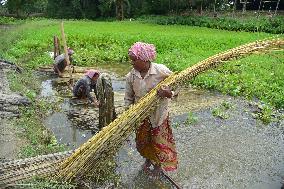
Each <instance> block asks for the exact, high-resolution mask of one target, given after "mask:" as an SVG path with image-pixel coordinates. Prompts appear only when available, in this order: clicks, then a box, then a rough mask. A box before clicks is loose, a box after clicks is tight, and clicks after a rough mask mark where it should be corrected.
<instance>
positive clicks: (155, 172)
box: [152, 165, 163, 179]
mask: <svg viewBox="0 0 284 189" xmlns="http://www.w3.org/2000/svg"><path fill="white" fill-rule="evenodd" d="M162 173H163V169H162V168H161V166H159V165H154V170H153V171H152V176H153V178H154V179H158V178H159V177H160V176H161V175H162Z"/></svg>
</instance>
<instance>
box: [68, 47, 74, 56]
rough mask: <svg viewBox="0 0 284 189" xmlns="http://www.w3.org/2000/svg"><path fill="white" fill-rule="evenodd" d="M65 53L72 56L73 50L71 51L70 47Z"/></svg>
mask: <svg viewBox="0 0 284 189" xmlns="http://www.w3.org/2000/svg"><path fill="white" fill-rule="evenodd" d="M67 52H68V54H69V55H72V54H74V50H73V49H71V48H70V47H69V48H68V49H67Z"/></svg>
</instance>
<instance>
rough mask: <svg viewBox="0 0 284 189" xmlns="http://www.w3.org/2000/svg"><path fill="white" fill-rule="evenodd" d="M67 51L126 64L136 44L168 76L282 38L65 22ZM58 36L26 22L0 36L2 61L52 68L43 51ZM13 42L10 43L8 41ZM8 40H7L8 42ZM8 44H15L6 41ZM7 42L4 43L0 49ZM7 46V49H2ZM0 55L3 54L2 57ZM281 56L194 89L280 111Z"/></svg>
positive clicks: (216, 74)
mask: <svg viewBox="0 0 284 189" xmlns="http://www.w3.org/2000/svg"><path fill="white" fill-rule="evenodd" d="M64 28H65V33H66V36H67V43H68V46H70V47H72V48H73V49H74V50H75V51H76V54H75V55H74V58H75V60H76V62H75V64H76V65H80V66H96V65H98V64H109V63H110V62H111V63H114V64H127V61H128V57H127V51H128V49H129V47H130V46H131V45H132V44H133V43H134V42H136V41H144V42H148V43H153V44H155V45H156V47H157V52H158V57H157V60H156V62H158V63H162V64H165V65H167V66H168V67H169V68H171V69H172V70H173V71H181V70H183V69H185V68H187V67H189V66H191V65H193V64H195V63H197V62H198V61H201V60H203V59H205V58H207V57H209V56H212V55H214V54H216V53H219V52H222V51H224V50H228V49H230V48H233V47H237V46H239V45H242V44H245V43H248V42H252V41H256V40H261V39H267V38H272V37H281V38H283V35H278V36H276V35H272V34H267V33H248V32H232V31H224V30H217V29H208V28H200V27H189V26H160V25H154V24H143V23H140V22H136V21H135V22H130V21H125V22H94V21H64ZM54 35H57V36H59V37H60V36H61V34H60V21H57V20H38V21H36V20H35V21H28V22H27V23H26V24H22V25H20V26H19V27H17V28H16V29H11V31H9V32H5V33H4V34H3V35H2V39H1V41H2V44H4V45H3V46H2V47H1V48H0V54H1V56H3V57H5V58H6V59H8V60H11V61H15V62H17V63H19V64H22V65H26V66H28V67H30V68H36V67H38V66H40V65H43V64H45V65H47V64H51V63H52V60H51V59H50V57H49V54H48V53H47V52H48V51H53V36H54ZM13 36H14V37H13ZM11 38H12V39H11ZM6 39H7V40H10V41H11V40H12V41H14V44H11V43H7V41H5V40H6ZM5 42H6V43H5ZM5 44H7V45H5ZM1 51H2V52H1ZM283 61H284V53H283V48H282V50H280V51H279V50H277V51H272V52H267V53H265V54H264V55H259V54H257V55H253V56H250V57H247V58H245V59H241V60H235V61H232V62H230V63H229V64H226V65H225V66H220V67H219V68H218V69H214V70H213V71H208V72H207V73H206V74H202V75H201V76H199V77H197V79H196V80H194V81H193V82H194V84H195V85H198V86H202V87H204V88H207V89H217V90H219V91H221V92H223V93H229V94H230V95H233V96H238V95H242V96H246V97H249V98H252V97H257V98H258V99H260V100H262V101H264V102H266V103H269V104H271V105H273V106H276V107H278V108H283V107H284V95H283V91H284V76H283V74H282V73H283V70H284V64H283Z"/></svg>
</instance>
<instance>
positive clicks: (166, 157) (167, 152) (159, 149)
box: [124, 42, 178, 176]
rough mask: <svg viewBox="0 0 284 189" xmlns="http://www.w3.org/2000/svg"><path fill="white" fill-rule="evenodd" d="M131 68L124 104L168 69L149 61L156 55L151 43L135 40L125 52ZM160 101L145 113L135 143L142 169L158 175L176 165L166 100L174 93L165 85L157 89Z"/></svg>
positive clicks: (165, 75)
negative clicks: (142, 159) (142, 162)
mask: <svg viewBox="0 0 284 189" xmlns="http://www.w3.org/2000/svg"><path fill="white" fill-rule="evenodd" d="M128 55H129V58H130V59H131V64H132V66H133V69H132V70H131V71H130V72H129V73H128V74H127V76H126V89H125V97H124V101H125V105H126V106H129V105H131V104H134V103H136V102H137V101H138V100H139V99H140V98H142V97H143V96H144V95H145V94H146V93H148V92H149V91H150V90H151V89H153V88H154V87H155V86H156V85H157V84H158V83H159V82H160V81H162V80H164V79H165V78H167V77H168V76H169V75H170V74H171V73H172V72H171V71H170V70H169V69H168V68H167V67H166V66H164V65H162V64H156V63H153V62H152V61H154V60H155V58H156V50H155V46H154V45H152V44H147V43H142V42H136V43H134V44H133V45H132V47H131V48H130V49H129V52H128ZM158 95H159V96H160V97H161V100H160V103H159V104H158V106H157V108H156V109H155V110H154V112H153V113H152V114H151V115H150V116H149V117H147V118H146V119H145V120H144V121H143V122H142V124H141V125H140V127H139V128H138V129H137V131H136V147H137V150H138V152H139V153H140V154H141V155H142V156H143V157H144V158H146V161H145V163H144V164H143V170H144V171H145V172H146V173H150V171H151V169H150V167H151V166H153V175H154V176H158V175H159V174H160V173H162V171H163V170H164V171H173V170H176V168H177V163H178V162H177V152H176V147H175V142H174V138H173V134H172V129H171V127H170V121H169V111H168V103H169V100H170V99H171V98H172V97H173V96H174V93H173V92H172V91H171V90H170V88H169V87H168V86H162V87H161V88H160V89H159V90H158Z"/></svg>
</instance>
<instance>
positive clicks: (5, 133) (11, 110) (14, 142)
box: [0, 61, 30, 161]
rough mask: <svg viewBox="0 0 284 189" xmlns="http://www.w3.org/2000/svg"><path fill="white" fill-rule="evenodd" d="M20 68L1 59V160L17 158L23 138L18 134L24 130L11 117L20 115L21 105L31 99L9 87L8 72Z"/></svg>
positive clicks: (27, 103)
mask: <svg viewBox="0 0 284 189" xmlns="http://www.w3.org/2000/svg"><path fill="white" fill-rule="evenodd" d="M17 69H18V68H17V67H16V66H15V65H13V64H10V63H7V62H3V61H0V81H1V83H0V161H7V160H10V159H15V158H17V153H18V152H19V150H20V148H21V146H23V144H24V142H23V139H21V138H19V137H18V135H19V134H20V133H22V132H24V131H22V130H19V129H17V128H15V127H14V126H13V125H12V124H11V118H15V117H18V116H19V114H20V111H19V107H20V106H27V105H29V104H30V101H29V100H28V99H27V98H26V97H23V96H21V95H20V94H17V93H13V92H12V91H11V90H10V88H9V83H8V80H7V77H6V73H7V72H8V71H9V70H17Z"/></svg>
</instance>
